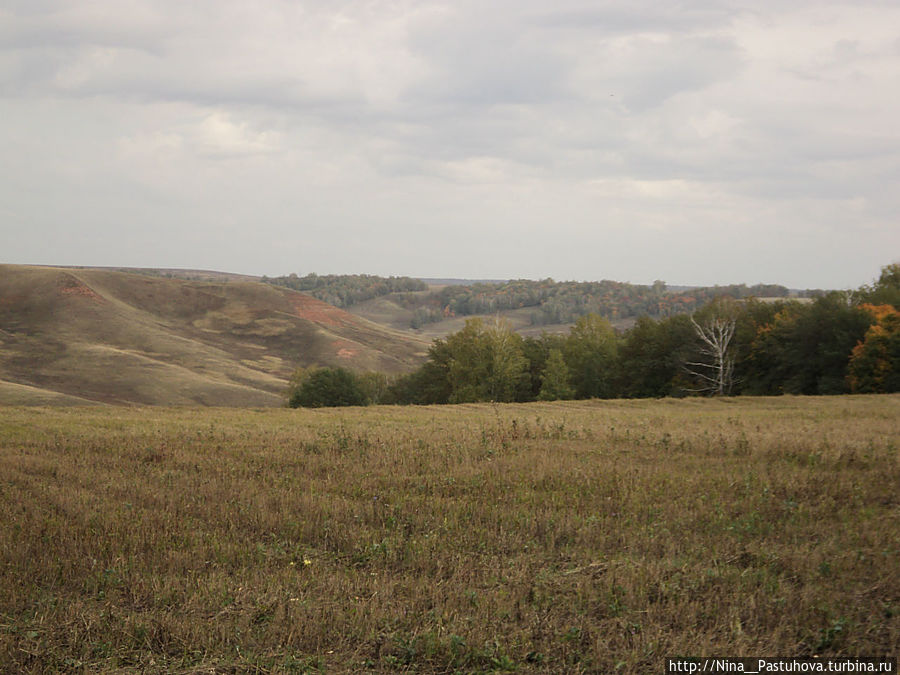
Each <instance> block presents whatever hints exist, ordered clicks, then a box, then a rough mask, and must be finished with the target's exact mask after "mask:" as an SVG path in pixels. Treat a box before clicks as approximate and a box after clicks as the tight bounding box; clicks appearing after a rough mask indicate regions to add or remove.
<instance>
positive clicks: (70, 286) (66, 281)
mask: <svg viewBox="0 0 900 675" xmlns="http://www.w3.org/2000/svg"><path fill="white" fill-rule="evenodd" d="M59 294H60V295H74V296H78V297H82V298H89V299H91V300H93V301H94V302H105V301H104V299H103V297H102V296H100V295H98V294H97V293H96V292H95V291H94V290H93V289H92V288H90V287H89V286H86V285H85V284H83V283H82V282H81V281H79V280H78V279H77V278H75V277H73V276H71V275H69V274H67V275H65V276H64V277H63V278H62V279H60V280H59Z"/></svg>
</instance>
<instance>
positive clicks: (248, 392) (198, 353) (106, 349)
mask: <svg viewBox="0 0 900 675" xmlns="http://www.w3.org/2000/svg"><path fill="white" fill-rule="evenodd" d="M427 346H428V345H427V343H426V342H423V341H420V340H417V339H415V338H412V337H410V336H409V335H408V334H407V335H404V334H402V333H400V332H398V331H392V330H390V329H386V328H384V327H382V326H377V325H375V324H373V323H371V322H369V321H366V320H364V319H361V318H359V317H356V316H353V315H351V314H348V313H347V312H344V311H342V310H340V309H337V308H335V307H332V306H330V305H327V304H325V303H324V302H321V301H319V300H316V299H314V298H312V297H310V296H307V295H304V294H302V293H298V292H296V291H292V290H290V289H286V288H276V287H273V286H270V285H266V284H262V283H257V282H242V281H241V282H238V281H233V282H228V283H221V282H219V283H216V282H198V281H185V280H179V279H166V278H157V277H148V276H144V275H138V274H128V273H123V272H117V271H110V270H95V269H91V270H87V269H85V270H73V269H62V268H50V267H25V266H17V265H0V403H46V402H61V403H79V402H87V401H93V402H100V403H140V404H161V405H196V404H201V405H230V406H265V405H279V404H280V403H281V402H282V392H283V390H284V388H285V387H286V385H287V378H288V377H289V376H290V374H291V372H293V370H294V369H295V368H297V367H298V366H308V365H314V364H319V365H343V366H347V367H350V368H355V369H359V370H369V369H371V370H379V371H383V372H405V371H408V370H411V369H412V368H414V367H415V366H416V365H417V364H419V363H420V362H421V361H422V360H423V359H424V356H425V351H426V349H427Z"/></svg>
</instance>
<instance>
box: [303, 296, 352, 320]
mask: <svg viewBox="0 0 900 675" xmlns="http://www.w3.org/2000/svg"><path fill="white" fill-rule="evenodd" d="M288 299H289V301H290V303H291V306H292V307H293V308H294V313H295V314H296V315H297V316H298V317H300V318H301V319H306V320H307V321H312V322H313V323H317V324H320V325H322V326H342V325H347V324H350V323H352V321H349V320H348V315H347V312H345V311H344V310H342V309H338V308H337V307H334V306H332V305H329V304H328V303H326V302H322V301H321V300H317V299H316V298H314V297H312V296H309V295H304V294H303V293H291V295H290V296H289V298H288Z"/></svg>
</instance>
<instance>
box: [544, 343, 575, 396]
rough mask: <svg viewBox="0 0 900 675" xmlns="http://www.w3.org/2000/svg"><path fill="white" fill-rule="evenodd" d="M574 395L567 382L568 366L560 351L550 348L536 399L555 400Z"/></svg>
mask: <svg viewBox="0 0 900 675" xmlns="http://www.w3.org/2000/svg"><path fill="white" fill-rule="evenodd" d="M574 395H575V390H574V389H573V388H572V385H570V384H569V367H568V366H567V365H566V360H565V359H564V358H563V355H562V351H561V350H559V349H551V350H550V354H549V356H548V357H547V363H546V365H545V367H544V374H543V375H542V376H541V391H540V394H538V399H539V400H541V401H556V400H558V399H569V398H572V397H573V396H574Z"/></svg>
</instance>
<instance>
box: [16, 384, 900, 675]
mask: <svg viewBox="0 0 900 675" xmlns="http://www.w3.org/2000/svg"><path fill="white" fill-rule="evenodd" d="M898 419H900V396H870V397H833V398H792V397H783V398H756V399H723V400H700V399H687V400H663V401H629V402H625V401H589V402H566V403H547V404H523V405H498V406H493V405H490V404H479V405H462V406H443V407H425V408H416V407H408V408H400V407H374V408H366V409H333V410H316V411H312V410H259V411H257V410H235V409H188V408H185V409H161V408H66V409H59V408H31V409H27V408H3V409H0V671H2V672H10V673H13V672H14V673H19V672H23V673H29V672H30V673H39V672H148V673H154V672H159V673H162V672H175V673H212V672H223V673H226V672H262V673H268V672H299V673H302V672H313V673H315V672H327V673H357V672H418V673H454V672H459V673H477V672H504V671H515V672H520V673H532V672H533V673H538V672H553V673H649V672H660V673H661V672H662V671H663V660H664V657H665V656H674V655H681V656H709V655H719V656H729V655H747V656H805V655H813V654H818V655H848V656H853V655H860V656H883V655H895V656H896V646H897V645H898V644H900V564H898V556H900V494H898V490H900V460H898V447H900V425H898Z"/></svg>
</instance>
